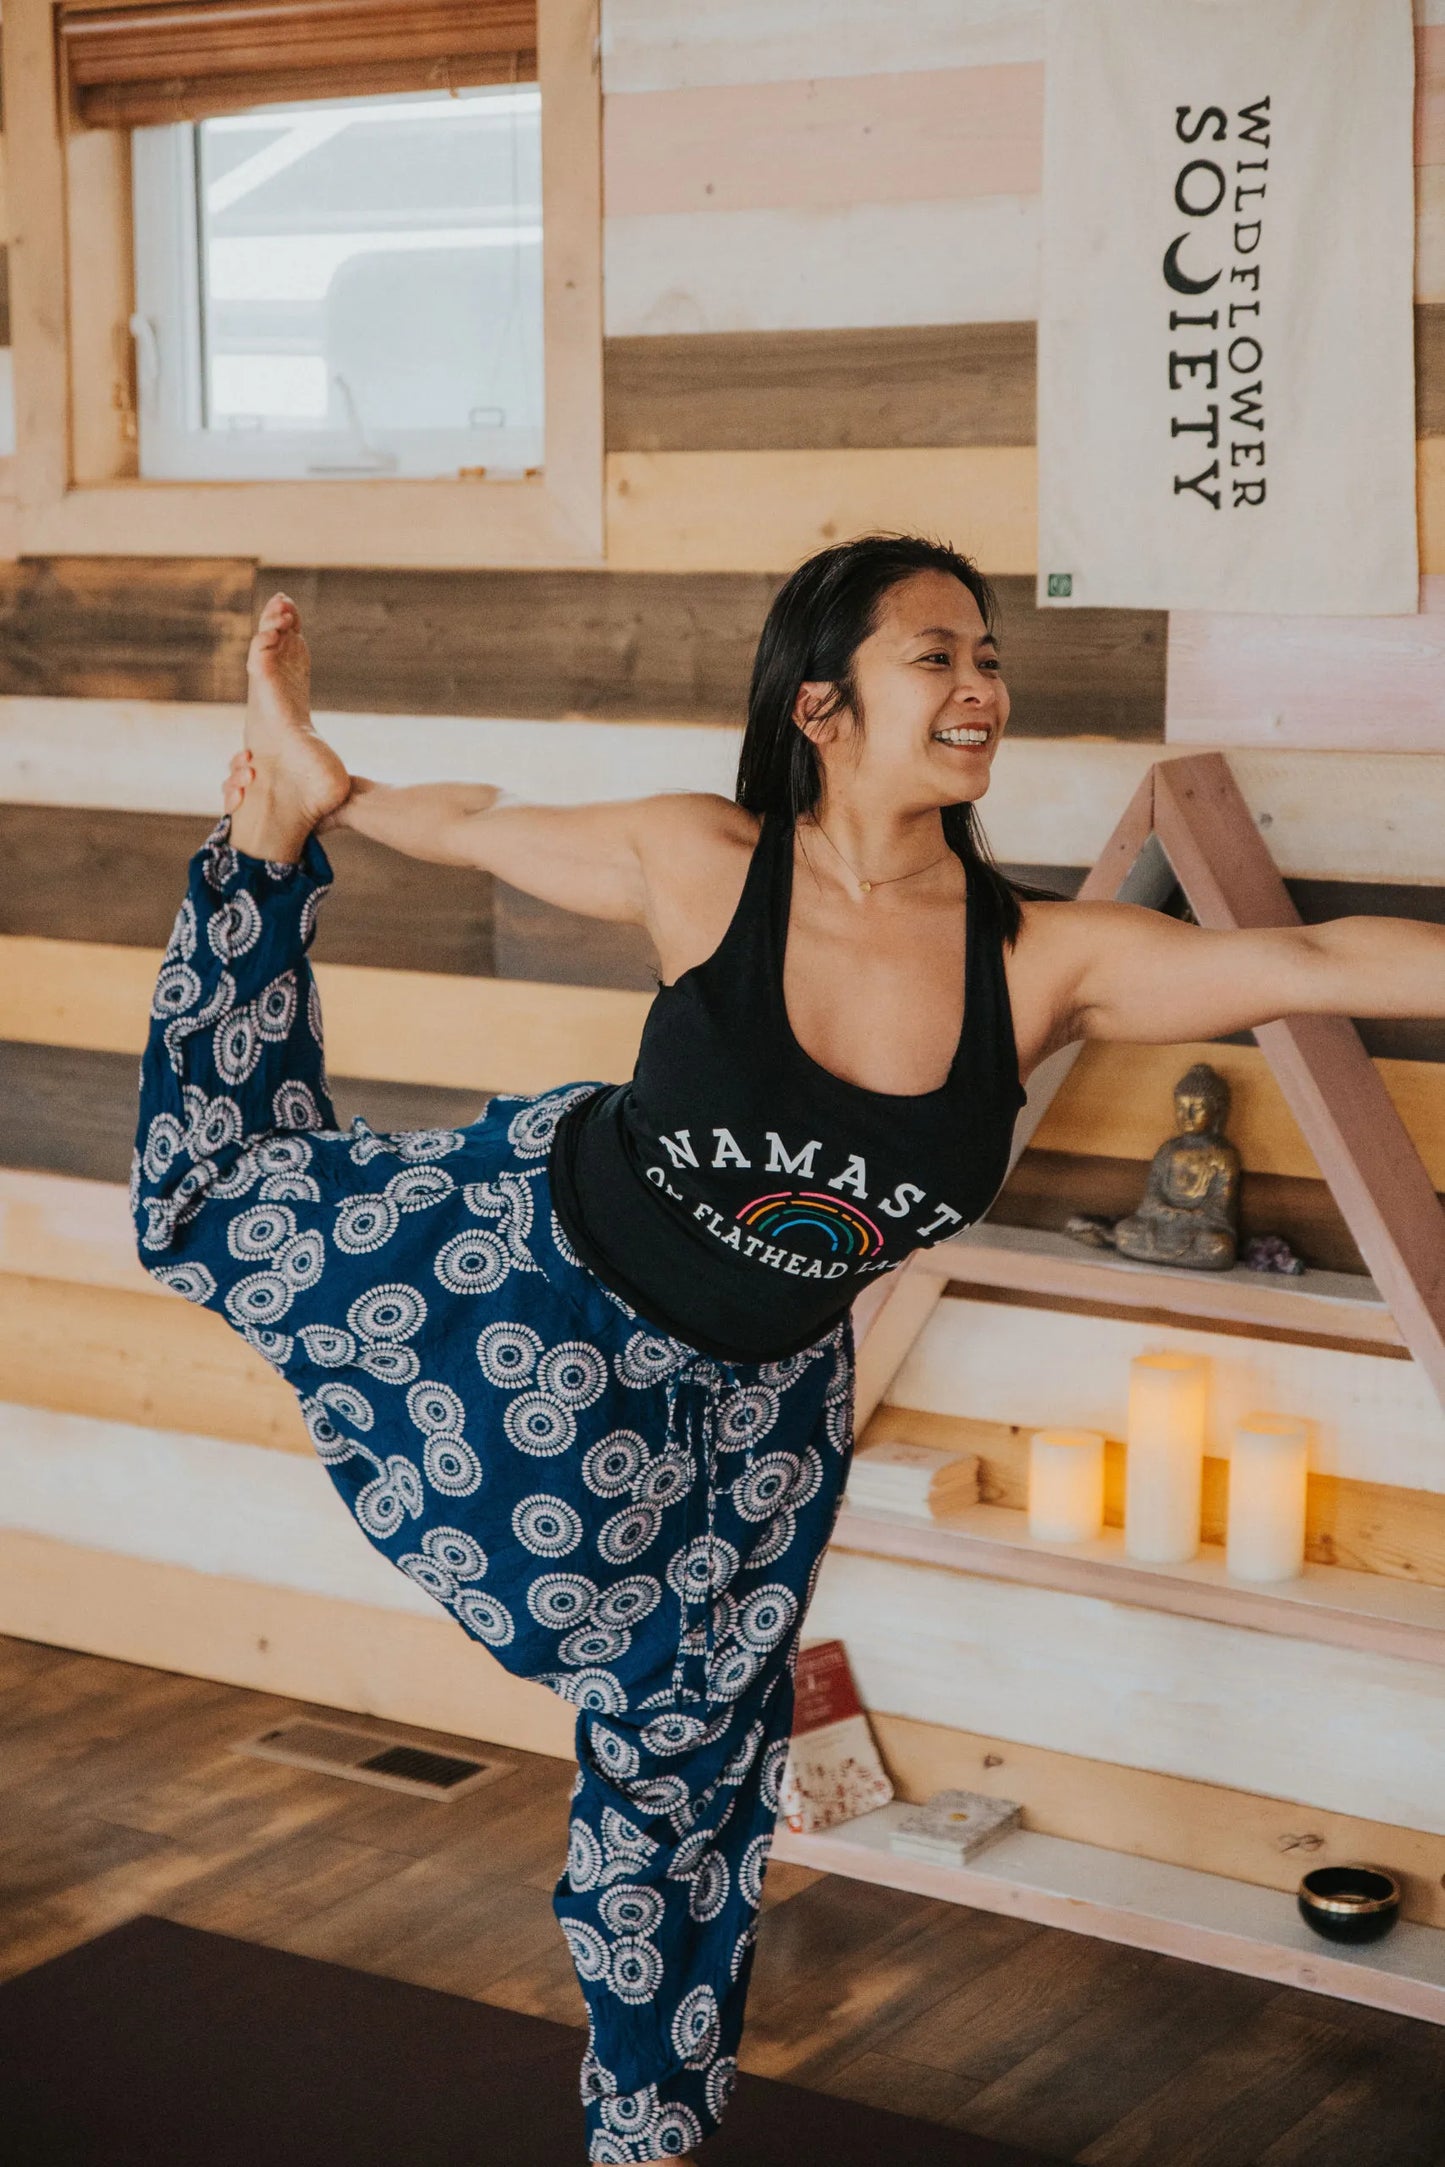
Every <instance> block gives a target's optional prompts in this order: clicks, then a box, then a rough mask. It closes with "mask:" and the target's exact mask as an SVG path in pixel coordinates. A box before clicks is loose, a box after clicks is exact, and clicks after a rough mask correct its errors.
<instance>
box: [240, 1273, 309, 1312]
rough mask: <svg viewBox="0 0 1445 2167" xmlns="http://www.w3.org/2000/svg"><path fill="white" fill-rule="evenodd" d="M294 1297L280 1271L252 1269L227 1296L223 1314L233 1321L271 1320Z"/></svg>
mask: <svg viewBox="0 0 1445 2167" xmlns="http://www.w3.org/2000/svg"><path fill="white" fill-rule="evenodd" d="M295 1298H296V1290H295V1288H294V1287H291V1286H288V1285H287V1283H286V1281H285V1280H284V1279H283V1278H282V1277H281V1274H280V1273H279V1272H252V1273H251V1274H250V1275H249V1277H248V1278H245V1279H240V1280H238V1281H237V1282H236V1284H235V1286H234V1287H232V1288H231V1289H230V1291H229V1292H228V1294H227V1296H226V1314H227V1316H228V1317H230V1318H231V1320H232V1321H233V1323H236V1324H274V1323H275V1322H276V1320H277V1318H278V1317H284V1316H285V1314H286V1312H287V1310H288V1309H289V1308H290V1307H291V1304H292V1302H293V1301H294V1300H295Z"/></svg>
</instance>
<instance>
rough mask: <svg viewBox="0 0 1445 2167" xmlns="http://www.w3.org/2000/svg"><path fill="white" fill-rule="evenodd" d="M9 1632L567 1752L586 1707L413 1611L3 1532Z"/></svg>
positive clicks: (0, 1622)
mask: <svg viewBox="0 0 1445 2167" xmlns="http://www.w3.org/2000/svg"><path fill="white" fill-rule="evenodd" d="M0 1631H3V1632H7V1633H15V1634H18V1635H20V1636H21V1637H22V1638H23V1639H30V1640H39V1641H50V1642H53V1643H55V1644H56V1645H58V1646H60V1647H70V1648H85V1649H89V1650H91V1651H92V1652H94V1653H95V1654H97V1655H108V1656H112V1657H116V1658H118V1659H119V1660H120V1661H122V1662H127V1663H152V1664H156V1665H158V1666H160V1667H161V1668H163V1669H176V1668H181V1669H184V1670H187V1671H189V1672H190V1673H191V1675H192V1676H197V1677H202V1678H221V1679H225V1680H226V1681H228V1682H229V1683H231V1684H234V1685H244V1686H252V1687H254V1688H256V1689H257V1690H258V1691H261V1692H264V1693H285V1694H289V1695H291V1696H292V1697H293V1698H297V1699H302V1700H305V1699H310V1698H312V1697H313V1696H314V1697H315V1698H317V1699H320V1700H322V1701H324V1702H326V1703H328V1704H329V1705H330V1706H332V1707H335V1708H349V1709H355V1710H356V1711H357V1712H358V1713H359V1714H363V1715H372V1716H381V1717H389V1718H393V1719H395V1720H398V1721H401V1722H408V1723H421V1724H434V1725H436V1726H437V1727H438V1728H439V1729H451V1730H457V1731H460V1732H461V1733H463V1734H464V1735H466V1736H468V1737H477V1736H484V1737H486V1738H488V1739H490V1740H491V1741H492V1742H493V1743H494V1744H496V1745H504V1746H505V1745H513V1746H519V1747H523V1748H525V1749H526V1750H528V1751H531V1752H536V1753H554V1754H557V1755H559V1756H560V1757H561V1758H563V1759H567V1758H570V1755H571V1751H572V1736H573V1732H574V1731H575V1729H576V1724H577V1711H576V1709H575V1708H573V1707H571V1706H570V1705H569V1704H568V1703H567V1702H565V1701H562V1700H559V1699H558V1697H557V1695H556V1694H555V1693H553V1692H551V1691H549V1689H548V1688H547V1687H546V1686H541V1685H535V1684H533V1683H532V1682H531V1681H530V1680H528V1679H521V1678H514V1677H513V1676H512V1674H511V1672H510V1671H506V1670H504V1669H503V1668H502V1666H501V1664H500V1663H499V1662H498V1661H497V1659H496V1657H495V1656H494V1655H493V1654H492V1653H491V1652H490V1650H489V1649H487V1648H484V1647H482V1646H481V1645H480V1644H479V1643H478V1642H477V1641H475V1640H469V1639H468V1638H467V1637H466V1636H465V1635H464V1634H462V1633H459V1632H458V1631H457V1628H456V1621H455V1620H454V1619H452V1618H448V1617H445V1616H443V1615H442V1614H441V1613H440V1612H438V1613H437V1615H436V1616H435V1617H434V1618H432V1617H425V1618H424V1617H412V1616H411V1615H409V1614H408V1613H407V1612H404V1611H395V1610H377V1609H373V1608H372V1606H371V1605H370V1604H367V1603H347V1602H339V1601H337V1600H336V1599H335V1598H332V1597H327V1596H320V1595H306V1594H302V1593H300V1592H298V1591H297V1590H296V1589H294V1588H267V1587H263V1586H262V1585H261V1584H260V1583H259V1582H257V1581H254V1580H240V1579H231V1578H229V1577H227V1576H223V1575H221V1574H217V1573H198V1572H193V1571H191V1569H190V1568H189V1567H188V1566H185V1565H156V1564H152V1563H150V1562H148V1561H147V1560H146V1559H144V1558H127V1557H122V1556H120V1555H119V1554H118V1553H117V1552H115V1551H113V1550H86V1549H83V1548H82V1547H80V1546H79V1545H78V1544H71V1543H62V1542H55V1541H53V1540H52V1539H51V1538H50V1537H48V1536H45V1535H25V1534H19V1533H15V1532H12V1531H10V1530H6V1529H0Z"/></svg>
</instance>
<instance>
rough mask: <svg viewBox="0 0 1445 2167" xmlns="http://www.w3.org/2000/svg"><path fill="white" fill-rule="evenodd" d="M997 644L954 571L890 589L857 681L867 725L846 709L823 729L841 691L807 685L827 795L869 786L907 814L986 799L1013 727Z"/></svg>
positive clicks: (797, 715) (801, 699)
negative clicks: (820, 715)
mask: <svg viewBox="0 0 1445 2167" xmlns="http://www.w3.org/2000/svg"><path fill="white" fill-rule="evenodd" d="M999 667H1000V666H999V655H998V647H997V644H996V642H995V641H994V640H993V638H992V637H991V635H990V634H989V633H988V632H987V631H986V630H985V629H984V622H983V617H982V615H981V613H980V611H979V607H978V604H977V602H976V601H975V600H974V598H973V596H972V595H971V594H970V593H969V590H968V589H967V587H965V586H964V584H963V582H962V581H961V580H957V579H954V578H953V577H952V576H951V575H950V574H949V573H947V572H914V573H911V574H910V575H909V577H908V578H907V579H904V580H900V581H899V583H898V584H897V585H896V586H894V587H890V588H889V590H888V592H887V594H885V596H884V597H883V601H882V604H881V606H880V609H879V615H878V624H877V627H876V629H875V630H874V631H873V632H871V633H870V634H869V636H868V638H867V639H866V640H864V641H863V642H862V644H861V645H860V646H859V647H858V649H857V651H856V653H855V655H854V658H853V677H854V683H855V685H856V687H857V693H858V706H859V709H860V713H861V718H862V721H863V728H862V729H861V730H856V729H854V728H853V726H852V722H851V719H850V717H849V715H848V713H847V711H846V710H844V711H843V712H842V713H840V714H839V715H837V716H836V717H834V718H833V719H832V720H831V721H827V722H818V721H816V720H815V719H814V717H815V715H816V713H817V712H818V711H820V710H821V709H823V708H825V707H826V706H827V704H828V702H829V699H830V696H831V694H832V689H833V688H832V687H831V686H829V685H826V684H805V685H803V686H802V687H801V688H800V690H799V693H798V700H797V704H796V706H795V708H794V716H793V719H794V721H795V722H796V723H797V724H798V725H799V726H800V727H801V728H804V729H806V731H807V734H808V736H809V737H810V738H812V740H813V742H814V744H816V746H817V748H818V753H819V757H820V759H821V761H822V763H823V771H824V778H825V793H826V795H828V796H833V795H835V794H837V793H838V792H839V790H840V788H841V790H843V791H846V792H847V793H849V794H851V793H852V792H853V791H855V790H857V789H858V788H859V787H860V786H862V787H863V788H865V789H866V790H867V792H868V795H869V796H870V798H872V799H873V801H874V802H875V803H877V802H884V803H892V804H894V805H896V806H898V807H899V808H900V809H902V808H905V807H907V808H915V807H917V808H921V807H923V806H929V805H935V806H936V805H955V804H960V803H964V802H967V801H970V800H972V799H974V798H980V797H982V796H983V793H984V792H985V790H987V788H988V779H989V768H990V766H991V764H992V761H993V756H994V753H995V751H996V750H997V748H998V741H999V738H1000V737H1001V736H1002V734H1003V730H1004V726H1005V724H1006V723H1007V721H1008V713H1009V696H1008V689H1007V687H1006V686H1005V684H1004V682H1003V679H1002V677H1001V676H1000V674H999Z"/></svg>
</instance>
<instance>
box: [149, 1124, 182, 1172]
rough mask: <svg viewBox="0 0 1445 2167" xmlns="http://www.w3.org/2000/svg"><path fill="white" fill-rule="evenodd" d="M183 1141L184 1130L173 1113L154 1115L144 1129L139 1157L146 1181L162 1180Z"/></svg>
mask: <svg viewBox="0 0 1445 2167" xmlns="http://www.w3.org/2000/svg"><path fill="white" fill-rule="evenodd" d="M184 1141H185V1131H184V1129H183V1128H182V1127H181V1124H180V1123H179V1121H177V1119H176V1117H175V1115H174V1114H157V1115H156V1116H155V1118H154V1119H153V1121H152V1122H151V1125H150V1127H149V1128H148V1129H147V1130H146V1141H145V1152H144V1154H143V1156H142V1158H141V1172H142V1173H143V1174H144V1175H145V1177H146V1179H147V1180H148V1181H164V1179H165V1177H166V1175H167V1173H168V1172H169V1171H170V1168H171V1166H172V1165H173V1164H174V1161H175V1156H176V1153H177V1152H178V1151H179V1150H180V1148H181V1146H182V1144H183V1142H184Z"/></svg>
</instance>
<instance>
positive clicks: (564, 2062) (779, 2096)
mask: <svg viewBox="0 0 1445 2167" xmlns="http://www.w3.org/2000/svg"><path fill="white" fill-rule="evenodd" d="M585 2043H586V2035H585V2033H583V2032H581V2031H576V2030H573V2029H572V2027H571V2026H570V2025H565V2024H551V2023H545V2022H543V2021H542V2020H541V2019H540V2018H538V2017H528V2016H519V2015H517V2014H516V2013H515V2012H513V2011H512V2010H509V2009H492V2008H489V2007H488V2006H487V2005H486V2004H485V2003H483V2002H474V2001H465V2000H463V1999H462V1998H461V1997H459V1996H457V1995H454V1994H441V1993H437V1992H436V1991H434V1990H433V1989H432V1988H430V1987H419V1986H407V1985H404V1984H403V1983H401V1982H400V1981H399V1980H395V1979H379V1978H376V1977H374V1976H373V1975H372V1974H371V1973H369V1972H361V1971H350V1970H348V1969H347V1968H346V1967H345V1966H343V1965H340V1964H328V1963H322V1962H320V1961H319V1960H318V1959H317V1958H315V1957H309V1956H290V1955H286V1954H283V1953H282V1952H281V1951H279V1950H275V1949H265V1948H259V1947H257V1946H256V1945H255V1944H254V1943H251V1942H246V1941H233V1940H232V1939H231V1938H230V1937H229V1936H228V1935H224V1934H206V1933H199V1932H197V1931H196V1930H195V1929H194V1928H193V1927H188V1926H174V1925H172V1924H171V1923H170V1922H169V1921H168V1920H165V1919H147V1918H142V1919H133V1920H131V1921H130V1922H129V1924H127V1925H125V1926H120V1927H117V1928H116V1929H115V1931H114V1932H113V1933H109V1934H102V1935H101V1936H100V1937H99V1939H98V1940H95V1941H89V1942H86V1943H84V1944H83V1945H82V1946H81V1947H80V1948H78V1949H71V1950H68V1951H67V1952H66V1954H65V1955H64V1956H58V1957H55V1958H53V1959H52V1960H51V1961H50V1962H49V1963H47V1964H42V1965H40V1966H39V1967H38V1968H37V1969H36V1970H34V1971H29V1972H25V1973H23V1974H22V1975H21V1976H20V1977H19V1978H17V1979H12V1980H10V1981H8V1982H7V1983H6V1984H5V1985H3V1986H0V2158H3V2159H4V2160H5V2161H6V2162H7V2167H8V2163H9V2162H12V2161H13V2162H14V2167H504V2163H505V2167H583V2163H584V2162H585V2158H586V2145H585V2142H584V2135H583V2120H582V2109H581V2105H580V2103H579V2101H578V2097H577V2069H578V2064H579V2062H580V2060H581V2056H582V2049H583V2046H584V2045H585ZM700 2157H701V2159H702V2160H703V2161H705V2162H706V2167H809V2163H810V2162H813V2161H817V2162H819V2163H820V2167H821V2163H824V2162H826V2167H885V2163H886V2167H1049V2163H1047V2162H1045V2161H1044V2160H1043V2159H1042V2157H1041V2155H1040V2154H1038V2153H1036V2152H1021V2151H1019V2150H1018V2149H1017V2148H1016V2147H1014V2146H1012V2145H1001V2144H995V2143H993V2142H991V2141H990V2140H988V2139H985V2138H981V2137H969V2136H966V2135H963V2134H962V2133H961V2132H959V2131H957V2130H948V2129H940V2128H939V2127H938V2126H937V2125H936V2124H933V2123H926V2122H914V2121H910V2120H908V2119H906V2118H905V2117H904V2116H903V2115H898V2114H885V2113H881V2112H880V2111H879V2110H877V2109H876V2108H872V2107H860V2106H855V2105H854V2104H853V2102H852V2101H851V2100H844V2099H830V2098H828V2097H826V2096H825V2095H824V2094H822V2093H820V2092H805V2091H801V2090H799V2088H798V2087H797V2086H796V2085H792V2084H774V2083H771V2082H769V2081H768V2080H766V2079H764V2078H761V2077H749V2076H746V2075H742V2076H740V2077H739V2078H738V2084H737V2090H736V2092H735V2093H734V2095H733V2100H732V2104H731V2105H730V2107H729V2108H728V2112H727V2116H726V2118H725V2120H724V2122H723V2124H722V2127H721V2128H720V2129H719V2130H718V2131H717V2133H716V2134H715V2135H714V2136H713V2137H711V2138H709V2139H708V2140H707V2141H706V2142H705V2143H704V2145H703V2147H702V2150H701V2154H700Z"/></svg>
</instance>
